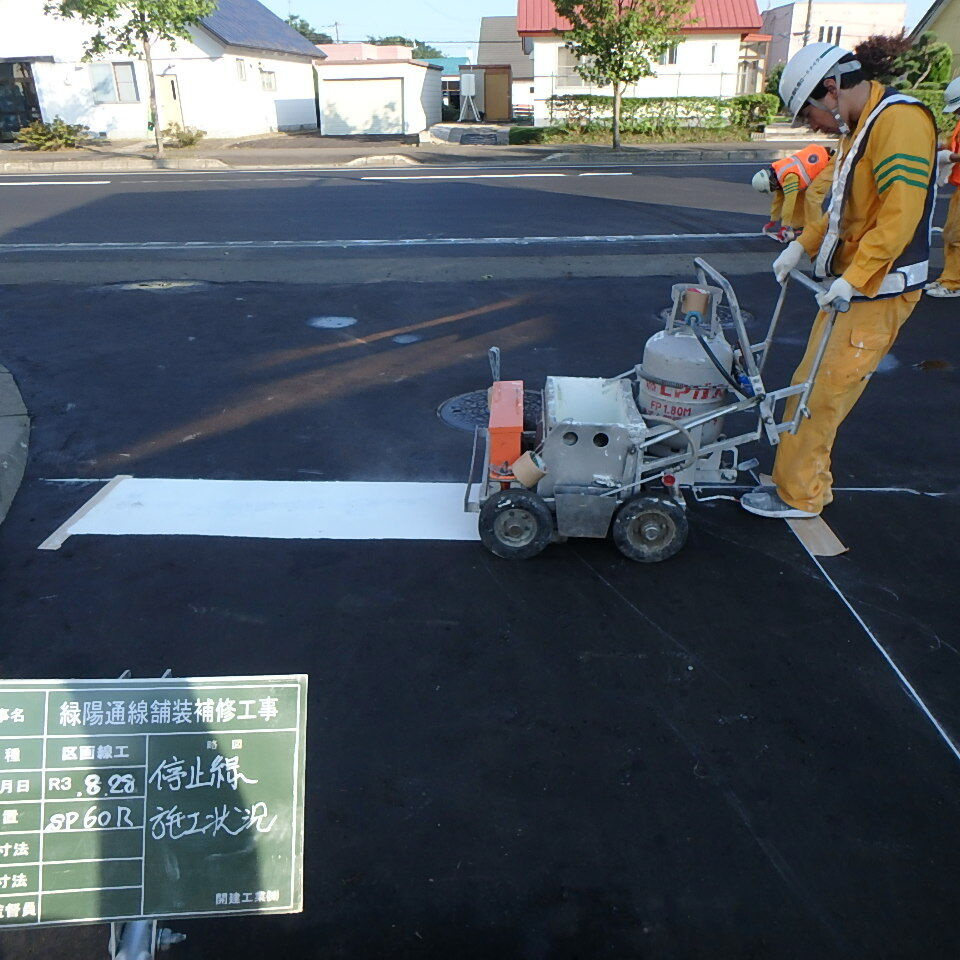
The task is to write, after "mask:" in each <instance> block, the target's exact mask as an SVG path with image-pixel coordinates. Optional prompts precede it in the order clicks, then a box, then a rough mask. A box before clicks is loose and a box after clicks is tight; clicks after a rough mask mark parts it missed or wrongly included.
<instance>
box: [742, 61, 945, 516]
mask: <svg viewBox="0 0 960 960" xmlns="http://www.w3.org/2000/svg"><path fill="white" fill-rule="evenodd" d="M780 98H781V99H782V100H783V102H784V104H785V105H786V107H787V109H788V110H789V111H790V113H791V115H792V116H793V117H794V120H795V122H802V123H806V124H807V125H808V126H810V127H811V128H812V129H813V130H815V131H818V132H823V133H839V134H840V135H841V140H840V147H839V150H838V152H837V156H836V161H835V169H834V174H833V183H832V192H831V197H830V206H829V208H828V210H827V212H826V214H824V216H823V217H822V218H821V219H820V220H819V221H818V222H816V223H812V224H808V225H807V227H806V228H805V229H804V231H803V235H802V236H801V237H800V239H799V240H794V241H792V242H791V243H790V244H789V246H787V248H786V249H785V250H784V251H783V252H782V253H781V254H780V256H779V257H777V259H776V260H775V261H774V264H773V271H774V274H775V275H776V277H777V280H778V281H779V282H781V283H783V282H785V281H786V279H787V277H788V276H789V274H790V271H791V270H794V269H796V268H797V267H799V265H800V262H801V259H802V258H803V257H804V255H805V254H808V255H809V256H810V257H811V259H812V260H813V261H814V275H815V276H816V277H818V278H820V279H826V280H827V281H828V282H829V288H826V289H825V290H824V292H823V293H821V294H819V295H818V297H817V302H818V303H819V304H820V307H821V310H820V313H819V314H818V315H817V318H816V320H815V321H814V324H813V329H812V330H811V332H810V339H809V341H808V343H807V349H806V353H805V354H804V357H803V360H802V361H801V363H800V366H799V367H798V368H797V371H796V373H795V374H794V377H793V383H795V384H796V383H801V382H802V381H804V380H805V379H806V378H807V373H808V371H809V370H810V368H811V366H812V363H813V360H814V355H815V353H816V345H817V343H818V342H819V340H820V337H821V335H822V331H823V325H824V324H825V323H826V322H827V319H828V316H829V313H831V312H832V311H833V310H834V308H835V306H836V304H835V301H848V302H849V303H850V309H849V311H847V312H845V313H837V315H836V322H835V324H834V328H833V332H832V334H831V335H830V339H829V341H828V343H827V346H826V352H825V354H824V357H823V362H822V364H821V367H820V371H819V374H818V376H817V380H816V383H815V384H814V387H813V390H812V391H811V393H810V396H809V398H808V400H807V407H808V409H809V413H810V416H809V418H806V419H803V420H802V421H801V423H800V427H799V429H798V430H797V432H796V433H795V434H784V435H783V436H782V438H781V440H780V445H779V447H778V449H777V458H776V464H775V465H774V470H773V481H774V484H775V486H764V487H760V488H758V489H756V490H754V491H751V492H750V493H746V494H744V495H743V497H742V498H741V501H740V502H741V505H742V506H743V507H744V508H745V509H746V510H749V511H750V512H751V513H755V514H759V515H760V516H763V517H784V518H787V517H814V516H817V515H818V514H819V513H820V511H821V510H822V509H823V507H824V505H825V504H827V503H829V502H830V501H831V499H832V498H833V494H832V491H831V487H832V484H833V477H832V476H831V474H830V454H831V450H832V447H833V442H834V438H835V437H836V434H837V428H838V427H839V426H840V424H841V423H842V422H843V420H844V418H845V417H846V416H847V414H848V413H849V412H850V411H851V409H853V406H854V404H855V403H856V402H857V400H858V399H859V397H860V395H861V394H862V393H863V390H864V387H865V386H866V385H867V380H868V379H869V378H870V375H871V374H872V373H873V372H874V370H876V369H877V365H878V364H879V363H880V361H881V360H882V359H883V357H884V356H885V355H886V353H887V351H888V350H889V349H890V348H891V346H893V342H894V341H895V340H896V338H897V334H898V333H899V331H900V327H901V326H902V325H903V323H904V322H905V321H906V319H907V318H908V317H909V316H910V314H911V313H912V312H913V308H914V307H915V306H916V305H917V301H918V300H919V299H920V295H921V291H922V289H923V286H924V284H925V283H926V280H927V272H928V267H929V262H928V261H929V256H930V239H929V238H930V225H931V222H932V218H933V207H934V200H935V199H936V183H935V179H934V168H935V160H936V150H937V140H936V126H935V123H934V119H933V115H932V114H931V113H930V111H929V110H928V109H927V108H926V107H925V106H924V105H923V104H922V103H920V102H919V101H918V100H915V99H914V98H913V97H909V96H907V95H905V94H902V93H900V92H899V91H898V90H894V89H893V88H884V87H883V86H882V85H881V84H879V83H876V82H874V81H868V80H865V79H864V77H863V74H862V72H861V70H860V64H859V63H858V61H857V60H855V59H854V57H853V55H852V54H850V53H848V52H847V51H846V50H843V49H841V48H840V47H836V46H833V45H832V44H828V43H811V44H808V45H807V46H806V47H803V48H802V49H801V50H799V51H798V52H797V53H796V54H795V55H794V56H793V57H792V58H791V59H790V62H789V63H788V64H787V65H786V67H785V68H784V71H783V76H782V79H781V80H780ZM796 403H797V399H796V397H794V398H792V400H791V401H788V404H787V409H786V416H787V417H788V418H789V417H791V416H792V415H793V412H794V411H795V409H796Z"/></svg>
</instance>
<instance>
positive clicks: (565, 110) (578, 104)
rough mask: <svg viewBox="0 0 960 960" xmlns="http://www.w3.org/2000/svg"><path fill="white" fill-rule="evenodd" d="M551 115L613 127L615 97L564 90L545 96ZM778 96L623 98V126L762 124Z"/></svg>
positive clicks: (662, 130) (672, 128) (659, 129)
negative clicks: (560, 93) (554, 94)
mask: <svg viewBox="0 0 960 960" xmlns="http://www.w3.org/2000/svg"><path fill="white" fill-rule="evenodd" d="M547 103H548V105H549V107H550V116H551V120H552V121H553V122H556V123H561V124H563V125H565V126H569V127H576V128H579V129H580V130H584V131H586V130H599V129H609V128H610V126H611V124H612V122H613V97H603V96H599V95H597V94H564V95H562V96H556V97H551V98H550V99H549V100H548V101H547ZM779 105H780V104H779V100H778V99H777V97H775V96H771V95H770V94H769V93H755V94H749V95H747V96H740V97H624V98H623V100H622V101H621V105H620V129H621V130H622V131H623V132H624V133H642V134H654V135H656V134H668V133H670V134H674V133H678V132H679V131H681V130H683V129H684V128H687V127H700V128H707V129H720V128H722V127H729V126H736V127H749V128H753V127H761V126H763V125H764V124H765V123H769V122H770V120H771V119H772V118H773V117H774V116H775V115H776V112H777V109H778V107H779Z"/></svg>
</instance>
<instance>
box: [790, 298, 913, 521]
mask: <svg viewBox="0 0 960 960" xmlns="http://www.w3.org/2000/svg"><path fill="white" fill-rule="evenodd" d="M919 299H920V293H919V291H914V292H912V293H905V294H902V295H901V296H899V297H890V298H889V299H886V300H870V301H865V302H861V303H854V304H852V305H851V307H850V309H849V311H848V312H847V313H838V314H837V320H836V323H835V324H834V327H833V333H832V334H831V335H830V340H829V342H828V343H827V349H826V352H825V353H824V355H823V362H822V363H821V365H820V372H819V373H818V374H817V381H816V383H815V384H814V387H813V390H812V391H811V392H810V397H809V399H808V400H807V407H808V408H809V409H810V417H809V418H808V419H804V420H802V421H801V422H800V428H799V429H798V430H797V432H796V433H795V434H789V433H785V434H783V435H782V436H781V438H780V446H779V447H778V448H777V459H776V463H775V464H774V467H773V482H774V483H775V484H776V485H777V492H778V493H779V494H780V497H781V499H783V500H784V501H786V502H787V503H789V504H790V506H792V507H796V508H797V509H799V510H809V511H810V512H811V513H819V512H820V510H821V509H822V508H823V507H824V506H825V505H826V504H828V503H830V501H831V500H832V499H833V493H832V491H831V487H832V485H833V477H832V476H831V474H830V451H831V449H832V448H833V441H834V439H835V437H836V435H837V429H838V428H839V426H840V424H841V423H843V420H844V418H845V417H846V416H847V414H848V413H849V412H850V411H851V410H852V409H853V406H854V404H855V403H856V402H857V400H859V399H860V394H861V393H863V390H864V387H866V385H867V380H868V379H869V378H870V375H871V374H872V373H873V371H874V370H876V369H877V365H878V364H879V363H880V361H881V360H882V359H883V358H884V356H885V355H886V353H887V351H888V350H889V349H890V348H891V347H892V346H893V342H894V340H896V339H897V334H898V333H899V332H900V327H902V326H903V324H904V322H905V321H906V319H907V317H909V316H910V314H911V313H912V312H913V308H914V307H915V306H916V305H917V301H918V300H919ZM826 322H827V314H826V313H825V312H824V311H822V310H821V311H820V312H819V313H818V314H817V319H816V320H815V321H814V324H813V329H812V330H811V331H810V339H809V340H808V341H807V349H806V352H805V353H804V355H803V360H801V361H800V366H799V367H797V369H796V372H795V373H794V375H793V380H792V381H791V382H792V383H794V384H797V383H802V382H803V381H804V380H806V379H807V376H808V374H809V371H810V368H811V366H812V364H813V361H814V357H815V356H816V352H817V345H818V343H819V342H820V337H821V335H822V333H823V325H824V324H825V323H826ZM797 402H798V400H797V397H791V398H790V399H789V400H788V401H787V405H786V411H785V417H786V419H790V418H791V417H792V416H793V414H794V411H795V410H796V407H797Z"/></svg>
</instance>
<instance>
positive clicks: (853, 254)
mask: <svg viewBox="0 0 960 960" xmlns="http://www.w3.org/2000/svg"><path fill="white" fill-rule="evenodd" d="M870 87H871V89H870V96H869V98H868V99H867V103H866V105H865V106H864V108H863V111H862V112H861V114H860V119H859V121H858V123H857V127H856V129H855V130H854V131H853V132H852V133H851V135H850V136H849V137H844V138H843V140H841V143H840V149H839V151H838V153H837V156H836V157H834V163H835V164H836V165H837V166H839V165H840V164H841V163H842V162H843V160H844V158H845V157H846V156H847V154H848V152H849V151H850V148H851V147H852V146H853V143H854V141H855V140H856V138H857V134H858V133H859V132H860V131H861V129H862V128H863V126H864V123H865V121H866V120H867V118H868V117H869V116H870V114H871V113H872V112H873V110H874V109H875V108H876V106H877V105H878V104H879V103H880V101H881V99H883V97H884V94H885V93H886V89H885V88H884V87H883V85H882V84H879V83H877V82H876V81H871V82H870ZM936 150H937V137H936V130H935V129H934V124H933V121H932V119H931V117H930V115H929V114H928V113H927V112H926V111H925V110H924V109H922V108H921V107H919V106H917V105H915V104H907V103H894V104H891V105H890V106H889V107H887V108H886V109H885V110H883V112H882V113H880V115H879V116H878V117H877V119H876V120H875V121H874V124H873V128H872V130H871V131H870V133H869V135H868V138H867V142H866V145H865V147H864V151H863V154H862V156H861V157H860V159H859V160H858V161H857V163H856V165H855V167H854V168H853V170H852V172H851V174H850V176H851V177H852V178H853V179H852V183H851V184H850V187H849V190H848V193H847V201H846V203H845V205H844V207H843V209H842V213H841V220H840V242H839V244H838V247H837V252H836V255H835V257H834V260H833V271H832V272H833V274H834V275H837V276H840V275H842V276H843V278H844V279H845V280H846V281H847V282H848V283H849V284H850V285H851V286H853V287H854V289H856V290H859V291H860V293H862V294H863V295H865V296H867V297H873V296H876V295H877V294H878V292H879V291H880V285H881V284H882V283H883V280H884V278H885V277H886V275H887V274H888V273H889V272H890V269H891V267H892V266H893V265H894V262H895V261H896V260H897V258H898V257H900V256H901V254H903V252H904V251H905V250H906V249H907V246H908V245H909V244H910V243H911V241H912V240H913V239H914V235H915V234H916V233H917V229H918V224H919V223H920V220H921V218H922V217H923V216H924V211H925V209H926V206H927V194H928V192H929V190H930V189H931V188H930V180H931V175H932V172H933V166H934V158H935V155H936ZM827 228H828V216H827V215H826V214H825V215H823V216H822V217H821V218H820V219H818V220H817V221H815V222H813V223H811V224H809V225H808V227H807V229H805V230H804V232H803V235H802V236H801V237H800V243H801V244H802V245H803V248H804V249H805V250H806V251H807V253H808V254H809V255H810V257H811V258H813V259H816V256H817V253H818V251H819V250H820V246H821V244H822V243H823V240H824V236H825V235H826V233H827Z"/></svg>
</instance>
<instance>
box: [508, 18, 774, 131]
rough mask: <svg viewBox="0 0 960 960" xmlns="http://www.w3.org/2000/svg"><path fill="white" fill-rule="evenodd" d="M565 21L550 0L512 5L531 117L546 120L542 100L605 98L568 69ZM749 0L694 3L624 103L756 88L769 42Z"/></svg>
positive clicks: (730, 93) (570, 63)
mask: <svg viewBox="0 0 960 960" xmlns="http://www.w3.org/2000/svg"><path fill="white" fill-rule="evenodd" d="M569 29H570V23H569V21H567V20H565V19H564V18H563V17H560V16H559V15H558V14H557V11H556V9H555V7H554V6H553V3H552V0H517V33H518V34H519V35H520V37H521V38H522V39H523V42H524V47H525V49H526V50H528V52H529V53H530V56H531V57H532V59H533V95H532V96H533V115H534V123H535V124H536V125H537V126H545V125H547V124H549V123H550V122H551V111H550V104H549V101H550V98H551V97H553V96H558V95H562V94H577V93H598V94H611V93H612V90H611V88H609V87H608V88H600V87H595V86H592V85H590V84H589V83H588V82H587V81H586V80H583V79H582V78H581V77H580V75H579V74H578V73H577V71H576V66H577V59H576V57H574V55H573V54H572V53H571V51H570V50H569V49H568V48H567V47H566V45H565V44H564V41H563V31H564V30H569ZM759 30H760V12H759V10H758V9H757V2H756V0H694V4H693V8H692V10H691V13H690V19H689V21H688V23H687V26H685V27H684V28H683V31H682V37H683V38H682V40H681V41H680V42H679V43H678V44H677V45H676V46H674V47H673V48H671V49H670V50H668V51H667V53H665V54H664V55H663V56H662V57H661V58H660V63H659V65H658V67H657V72H656V76H653V77H645V78H644V79H643V80H641V81H640V82H639V83H637V84H635V85H633V86H630V87H627V89H626V90H625V91H624V96H627V97H732V96H737V95H738V94H743V93H757V92H759V91H761V90H762V89H763V78H764V71H765V66H766V62H765V61H766V49H767V46H768V44H769V41H770V37H768V36H766V35H764V34H761V33H759Z"/></svg>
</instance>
